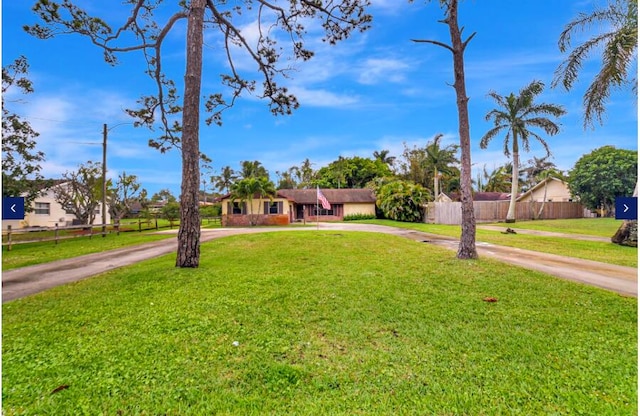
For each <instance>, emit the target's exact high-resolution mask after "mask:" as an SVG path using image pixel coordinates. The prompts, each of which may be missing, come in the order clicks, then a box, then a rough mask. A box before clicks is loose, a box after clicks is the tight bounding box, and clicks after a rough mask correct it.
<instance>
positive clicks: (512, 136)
mask: <svg viewBox="0 0 640 416" xmlns="http://www.w3.org/2000/svg"><path fill="white" fill-rule="evenodd" d="M543 90H544V84H543V83H542V82H540V81H532V82H531V83H530V84H529V85H527V86H526V87H525V88H523V89H522V90H521V91H520V93H519V95H517V96H516V95H515V94H513V93H511V94H510V95H509V96H505V97H503V96H501V95H498V94H497V93H495V92H493V91H491V92H490V93H489V96H490V97H491V98H493V99H494V100H495V101H496V103H498V106H499V107H500V108H499V109H494V110H491V111H489V112H488V113H487V115H486V116H485V120H487V121H489V120H493V125H494V127H493V128H492V129H491V130H489V131H488V132H487V133H486V134H485V135H484V136H483V137H482V139H481V140H480V147H481V148H482V149H486V148H487V145H488V144H489V142H490V141H491V139H493V138H494V137H495V136H497V135H498V134H499V133H500V132H503V131H506V132H507V134H506V135H505V139H504V154H505V155H506V156H507V157H511V158H512V180H511V202H510V203H509V211H508V212H507V218H506V222H515V221H516V197H517V196H518V176H519V175H518V174H519V170H520V162H519V157H520V143H522V147H523V148H524V150H525V151H527V152H528V151H529V137H533V138H534V139H536V140H537V141H539V142H540V143H541V144H542V146H543V147H544V149H545V150H546V152H547V155H550V154H551V151H550V150H549V145H548V144H547V142H545V141H544V139H543V138H542V137H541V136H540V135H538V134H537V133H536V132H534V131H532V130H530V129H529V128H530V127H537V128H541V129H542V130H544V131H545V133H547V134H548V135H550V136H553V135H555V134H557V133H558V131H559V130H560V128H559V126H558V125H557V124H556V123H554V122H553V121H551V120H549V119H548V118H546V117H540V116H539V115H551V116H553V117H560V116H562V115H564V114H565V113H566V111H565V110H564V108H562V106H559V105H555V104H546V103H542V104H536V103H534V100H535V98H536V97H537V96H538V94H540V93H542V91H543ZM509 144H511V149H510V148H509Z"/></svg>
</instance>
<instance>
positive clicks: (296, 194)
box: [278, 188, 376, 204]
mask: <svg viewBox="0 0 640 416" xmlns="http://www.w3.org/2000/svg"><path fill="white" fill-rule="evenodd" d="M320 191H321V192H322V195H324V196H325V198H327V200H328V201H329V203H331V204H357V203H361V204H372V203H375V202H376V196H375V194H374V193H373V190H371V189H348V188H347V189H321V190H320ZM278 195H281V196H283V197H285V198H287V199H293V201H295V202H296V203H297V204H315V203H317V191H316V190H315V189H280V190H279V191H278Z"/></svg>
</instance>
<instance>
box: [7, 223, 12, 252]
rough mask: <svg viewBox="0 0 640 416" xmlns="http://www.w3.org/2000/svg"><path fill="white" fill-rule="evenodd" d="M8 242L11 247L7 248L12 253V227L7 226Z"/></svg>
mask: <svg viewBox="0 0 640 416" xmlns="http://www.w3.org/2000/svg"><path fill="white" fill-rule="evenodd" d="M7 240H8V243H9V245H8V246H7V249H8V251H11V226H10V225H7Z"/></svg>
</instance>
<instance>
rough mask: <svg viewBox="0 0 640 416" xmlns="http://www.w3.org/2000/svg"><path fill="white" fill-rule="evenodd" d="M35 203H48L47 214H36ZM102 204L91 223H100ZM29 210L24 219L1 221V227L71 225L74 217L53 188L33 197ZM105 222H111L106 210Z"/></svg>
mask: <svg viewBox="0 0 640 416" xmlns="http://www.w3.org/2000/svg"><path fill="white" fill-rule="evenodd" d="M36 203H45V204H49V214H37V213H36V212H35V206H36ZM101 207H102V204H99V205H98V212H97V213H96V217H95V219H94V221H93V224H95V225H97V224H102V211H100V209H101ZM32 208H34V210H32V211H31V212H25V215H24V220H9V221H2V228H3V229H6V228H7V226H8V225H11V228H13V229H16V228H24V227H55V225H56V224H58V226H59V227H64V226H67V225H71V224H72V223H73V220H74V219H75V218H76V217H75V215H73V214H67V213H66V212H65V210H64V209H63V208H62V205H60V204H59V203H58V202H56V199H55V197H54V194H53V190H51V189H49V190H48V191H46V192H45V193H44V194H42V195H41V196H39V197H38V198H36V199H35V201H34V203H33V205H32ZM107 223H111V215H109V211H107Z"/></svg>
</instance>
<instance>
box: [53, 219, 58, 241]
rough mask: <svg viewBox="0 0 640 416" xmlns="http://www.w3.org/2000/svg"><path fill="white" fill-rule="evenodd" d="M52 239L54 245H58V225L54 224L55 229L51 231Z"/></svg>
mask: <svg viewBox="0 0 640 416" xmlns="http://www.w3.org/2000/svg"><path fill="white" fill-rule="evenodd" d="M53 238H54V240H55V241H56V245H58V223H56V229H55V230H53Z"/></svg>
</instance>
